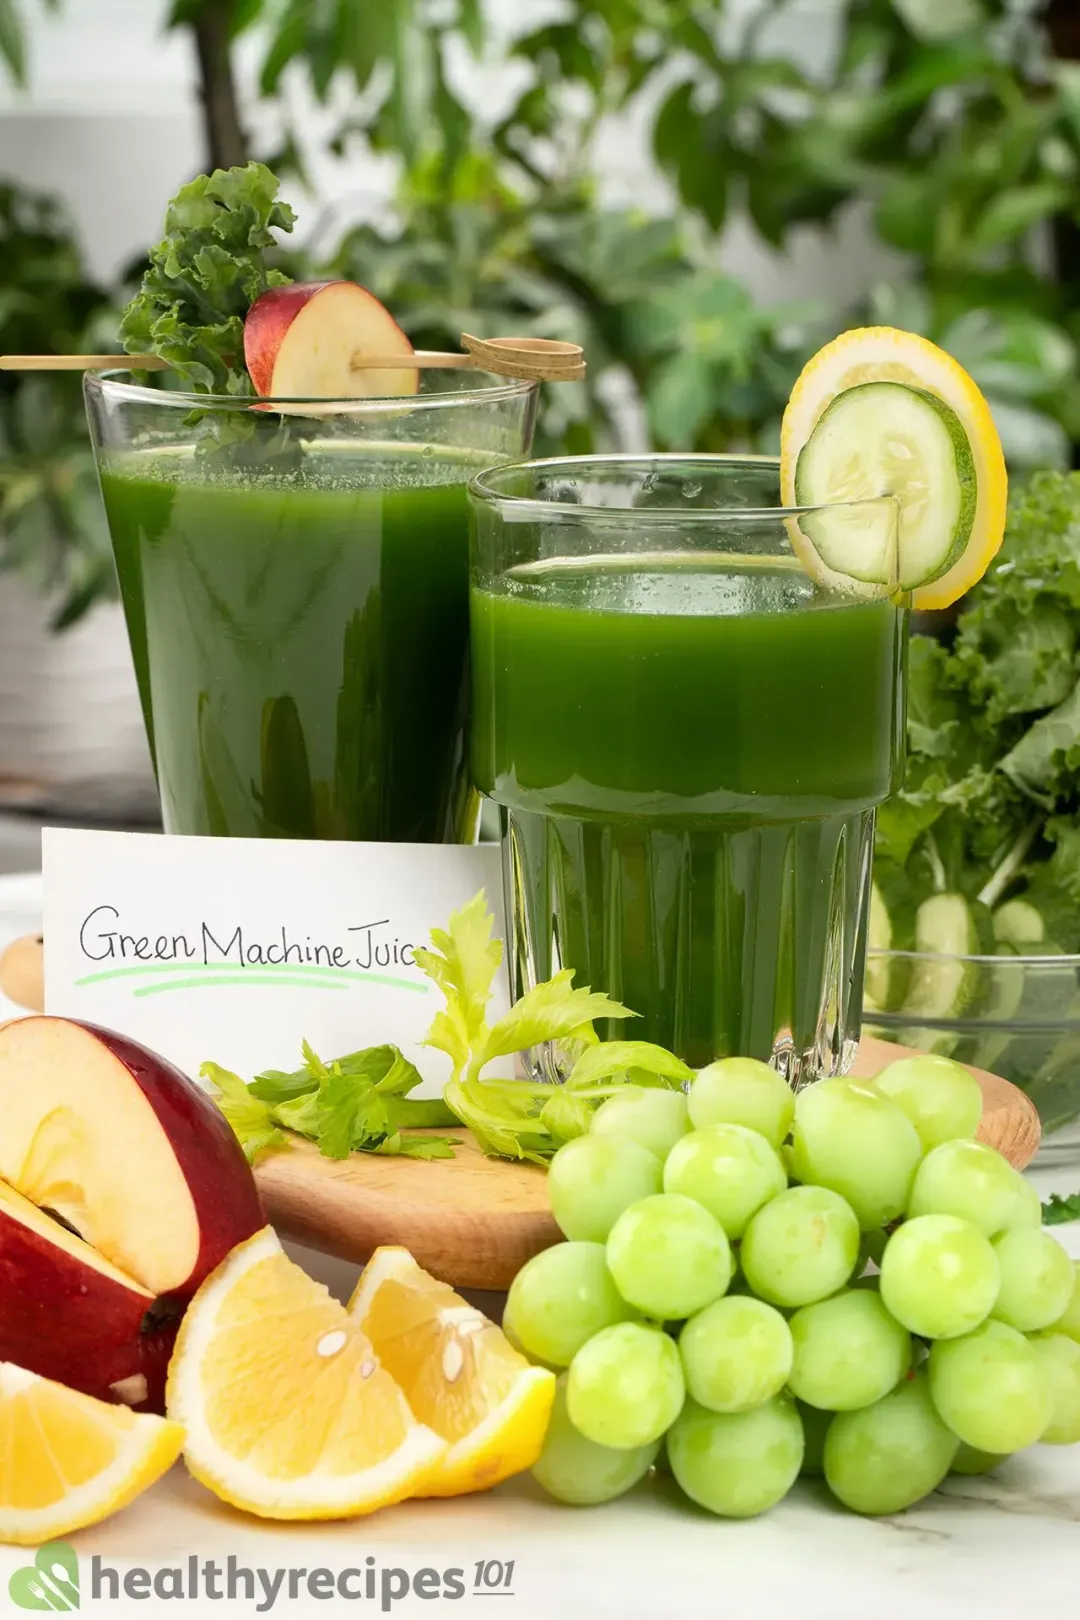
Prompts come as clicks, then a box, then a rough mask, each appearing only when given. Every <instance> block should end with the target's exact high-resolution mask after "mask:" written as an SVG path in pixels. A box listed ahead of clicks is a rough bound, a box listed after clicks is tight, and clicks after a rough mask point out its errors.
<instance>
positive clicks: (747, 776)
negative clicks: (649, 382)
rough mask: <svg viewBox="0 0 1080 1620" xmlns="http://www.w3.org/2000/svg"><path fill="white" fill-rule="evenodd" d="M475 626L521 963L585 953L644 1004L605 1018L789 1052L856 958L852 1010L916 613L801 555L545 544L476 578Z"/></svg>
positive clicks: (477, 671)
mask: <svg viewBox="0 0 1080 1620" xmlns="http://www.w3.org/2000/svg"><path fill="white" fill-rule="evenodd" d="M471 620H472V671H473V702H474V719H473V729H472V771H473V780H474V781H475V783H476V785H477V786H478V787H479V788H480V790H481V792H483V793H484V794H486V795H488V796H490V797H491V798H492V799H494V800H496V801H497V802H498V803H499V805H500V806H501V807H502V809H503V814H504V828H505V831H506V835H507V839H506V850H507V860H508V876H509V883H510V886H511V893H510V896H509V900H510V903H512V904H513V905H514V907H515V911H516V914H517V918H518V927H517V929H516V935H517V947H516V948H517V954H518V957H519V960H518V962H517V963H516V971H517V975H518V981H519V983H522V982H524V983H528V982H530V981H533V980H539V979H543V978H545V977H547V976H548V975H549V974H551V973H552V972H554V971H555V970H556V969H558V968H559V967H570V968H573V969H574V970H575V982H576V983H578V984H590V985H592V986H593V987H594V988H596V989H601V990H605V991H607V992H608V993H609V994H611V995H614V996H615V997H617V998H618V999H619V1000H621V1001H623V1002H624V1003H625V1004H626V1005H627V1006H629V1007H631V1008H633V1010H634V1011H635V1012H637V1013H639V1014H641V1015H642V1016H641V1017H640V1018H639V1019H635V1020H633V1021H632V1022H622V1023H620V1024H619V1025H618V1026H615V1025H614V1024H613V1025H612V1026H611V1027H610V1028H609V1029H607V1030H606V1031H605V1032H604V1033H606V1034H607V1035H616V1034H621V1035H623V1036H625V1037H632V1038H634V1039H645V1040H652V1041H657V1042H659V1043H661V1044H662V1045H664V1046H668V1047H671V1048H673V1049H674V1050H675V1051H676V1052H678V1053H679V1054H680V1055H681V1056H682V1057H683V1058H685V1059H686V1060H687V1061H688V1062H690V1063H691V1064H694V1065H701V1064H704V1063H706V1062H708V1061H710V1060H711V1059H712V1058H714V1057H716V1056H721V1055H725V1054H729V1053H739V1054H743V1055H750V1056H756V1057H761V1058H769V1057H774V1058H776V1057H777V1056H779V1057H780V1058H781V1060H782V1059H783V1053H784V1051H785V1050H787V1049H790V1050H792V1051H794V1052H795V1053H803V1052H806V1051H807V1050H809V1049H812V1048H813V1047H814V1046H815V1043H816V1042H817V1043H818V1044H819V1045H820V1033H819V1025H820V1024H821V1021H822V1016H823V987H825V986H827V985H828V983H829V982H830V979H836V978H837V975H836V972H835V964H836V962H837V961H840V962H851V964H852V966H851V970H850V972H849V973H848V974H846V975H840V976H839V988H838V991H837V994H839V995H840V996H842V997H845V996H847V994H848V993H849V991H850V993H851V995H852V997H853V998H854V1007H855V1016H854V1023H855V1027H856V1028H857V1024H858V1005H859V999H858V998H859V986H861V981H862V965H863V952H864V942H863V941H862V940H861V939H860V938H858V937H857V936H858V934H859V931H860V928H861V922H860V917H861V912H862V911H863V910H864V909H865V908H864V907H863V904H862V902H863V898H864V895H865V891H866V885H867V882H868V872H869V860H870V848H871V838H872V826H873V808H874V806H875V805H877V804H878V803H880V802H881V800H882V799H884V798H885V797H886V796H887V795H888V793H889V792H890V790H891V788H892V785H893V782H894V778H895V776H896V773H897V771H898V768H899V760H900V742H901V735H902V704H901V698H900V692H901V686H900V682H899V679H898V675H899V668H900V663H901V659H902V653H903V613H902V611H901V610H900V609H898V608H897V607H896V606H895V605H893V604H892V603H891V602H888V601H866V600H855V599H846V600H844V599H840V600H838V599H837V596H836V593H829V594H826V593H822V592H819V591H818V590H817V588H816V587H815V586H814V585H813V584H812V583H811V581H810V579H809V578H808V577H807V576H806V574H805V573H804V572H803V571H802V569H801V568H800V566H799V564H798V563H797V561H796V560H795V559H794V558H787V559H785V558H782V557H781V558H778V557H770V558H746V559H742V560H738V559H733V558H731V557H729V556H723V557H720V556H716V557H710V556H709V555H708V554H704V555H703V554H700V553H697V554H693V553H689V552H687V553H682V554H679V553H676V554H674V555H669V556H662V555H657V556H656V557H655V559H653V560H652V561H650V559H649V558H648V557H643V556H641V555H637V556H623V557H608V558H600V559H597V558H578V559H574V560H569V559H565V558H564V559H557V560H555V561H553V562H548V563H545V562H542V561H541V562H530V563H526V564H524V565H522V566H519V567H517V568H511V569H509V570H508V572H507V573H506V574H504V575H503V576H502V577H501V578H500V579H499V580H498V581H497V582H496V583H495V584H494V585H493V586H491V587H488V586H487V585H486V584H485V586H483V587H477V586H475V585H474V588H473V592H472V602H471ZM526 957H527V960H525V958H526ZM827 1001H828V993H827V992H825V993H824V1003H825V1004H827ZM826 1010H828V1008H827V1005H826ZM840 1022H841V1024H842V1025H845V1024H847V1023H848V1020H845V1019H841V1020H840Z"/></svg>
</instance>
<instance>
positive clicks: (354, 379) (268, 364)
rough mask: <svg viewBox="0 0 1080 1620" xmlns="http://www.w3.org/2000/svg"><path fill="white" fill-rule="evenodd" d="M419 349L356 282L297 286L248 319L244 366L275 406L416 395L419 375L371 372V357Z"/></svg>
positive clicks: (260, 304) (274, 293)
mask: <svg viewBox="0 0 1080 1620" xmlns="http://www.w3.org/2000/svg"><path fill="white" fill-rule="evenodd" d="M412 353H413V346H412V344H411V343H410V342H409V340H408V338H407V337H406V336H405V333H404V332H403V331H402V330H401V328H400V326H399V325H398V324H397V322H396V321H395V320H394V317H393V316H392V315H391V314H390V312H389V310H388V309H386V308H384V306H383V305H382V304H380V303H379V300H378V299H377V298H374V297H372V295H371V293H369V292H367V291H365V289H364V288H363V287H358V286H357V284H356V283H355V282H354V281H294V282H290V283H289V284H288V285H287V286H284V287H269V288H268V289H267V290H266V292H264V293H262V294H261V295H260V296H259V297H258V298H256V300H255V302H254V303H253V304H252V306H251V308H250V309H249V310H248V312H247V316H246V318H245V321H244V359H245V361H246V363H247V368H248V373H249V375H250V377H251V380H252V382H253V383H254V385H255V391H256V393H258V394H261V395H262V396H263V397H264V398H274V399H359V398H364V397H365V396H373V395H380V396H391V395H402V394H415V393H416V392H417V390H418V389H419V386H420V373H419V372H418V371H417V370H416V369H415V368H414V367H413V368H410V367H407V366H403V367H402V369H401V370H400V371H399V370H397V369H396V368H395V369H389V370H383V369H377V370H373V371H365V370H364V365H363V359H364V355H365V354H367V355H371V356H372V357H373V358H382V357H385V356H396V355H399V354H400V355H401V356H402V358H403V359H406V358H407V357H408V356H409V355H411V354H412Z"/></svg>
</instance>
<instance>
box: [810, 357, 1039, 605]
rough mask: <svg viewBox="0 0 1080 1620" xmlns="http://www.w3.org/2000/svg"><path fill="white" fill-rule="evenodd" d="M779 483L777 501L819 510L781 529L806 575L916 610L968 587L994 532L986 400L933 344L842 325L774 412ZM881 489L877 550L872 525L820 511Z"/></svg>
mask: <svg viewBox="0 0 1080 1620" xmlns="http://www.w3.org/2000/svg"><path fill="white" fill-rule="evenodd" d="M780 480H781V495H782V498H783V501H784V504H785V506H800V507H816V508H819V510H817V511H812V512H806V513H805V514H804V515H802V516H801V517H800V518H799V520H798V523H797V524H796V523H793V524H791V525H790V526H789V527H790V530H791V534H792V541H793V544H794V545H795V548H796V550H797V551H798V553H799V555H800V557H801V559H802V561H803V564H804V566H805V567H806V568H807V570H808V571H809V572H810V573H811V574H812V575H813V577H815V578H816V579H818V580H820V581H821V582H822V583H823V584H833V585H835V584H844V583H846V582H850V581H851V580H856V581H861V582H864V583H866V584H869V585H878V586H891V587H894V588H897V589H899V590H902V591H905V592H910V593H911V600H912V605H913V606H914V607H917V608H943V607H948V606H949V604H950V603H952V602H955V601H956V600H957V598H958V597H960V596H962V595H963V594H964V592H965V591H967V590H970V588H971V586H972V585H974V584H976V582H977V581H978V580H980V579H981V578H982V577H983V575H984V574H985V572H986V570H987V568H988V567H989V566H990V563H991V562H992V560H993V558H994V556H995V555H996V553H997V551H998V548H999V547H1000V545H1001V542H1002V538H1003V536H1004V533H1005V508H1006V501H1007V496H1008V479H1007V475H1006V471H1005V457H1004V455H1003V453H1002V448H1001V439H1000V437H999V436H998V432H997V428H996V427H995V426H994V420H993V417H992V416H991V414H990V407H989V406H988V405H987V403H986V400H985V399H984V397H983V395H982V394H981V392H980V391H979V389H978V387H977V386H976V384H975V383H974V382H973V381H972V379H971V378H970V377H969V376H968V374H967V372H966V371H965V370H964V369H963V367H962V366H960V365H959V364H958V363H957V362H956V361H955V360H954V359H952V357H951V356H950V355H948V354H946V353H945V351H944V350H943V349H939V348H938V347H937V345H936V344H934V343H931V342H929V341H928V339H926V338H923V337H919V336H917V335H916V334H915V333H914V332H902V331H899V330H897V329H896V328H894V327H889V326H870V327H860V328H857V329H856V330H854V331H851V332H844V333H842V334H841V335H840V336H839V337H838V338H835V339H834V340H833V341H832V342H831V343H828V344H826V345H825V347H824V348H823V349H821V350H819V351H818V353H817V354H816V355H814V356H813V358H812V359H811V360H809V361H808V362H807V364H806V366H805V367H804V368H803V371H802V374H801V376H800V377H799V379H798V381H797V382H796V384H795V387H794V388H793V389H792V392H791V398H790V399H789V400H788V404H787V408H786V410H785V412H784V421H783V426H782V429H781V441H780ZM882 496H885V497H891V498H892V499H893V500H894V501H895V502H896V508H897V521H896V525H895V531H893V539H892V543H891V544H887V543H886V541H885V539H884V531H883V529H882V527H881V525H880V524H877V523H875V522H873V521H852V520H851V518H852V514H850V513H849V514H846V515H845V514H844V513H843V512H842V511H840V510H839V509H837V510H836V511H830V510H829V507H830V505H831V504H833V503H843V502H854V501H865V500H872V499H875V498H877V497H882ZM855 516H856V517H857V516H858V514H855Z"/></svg>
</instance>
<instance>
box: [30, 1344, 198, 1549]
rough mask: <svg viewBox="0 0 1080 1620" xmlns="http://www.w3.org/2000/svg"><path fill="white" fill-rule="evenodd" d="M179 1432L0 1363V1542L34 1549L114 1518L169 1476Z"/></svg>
mask: <svg viewBox="0 0 1080 1620" xmlns="http://www.w3.org/2000/svg"><path fill="white" fill-rule="evenodd" d="M183 1443H184V1431H183V1429H182V1428H181V1427H180V1426H179V1425H178V1424H176V1423H168V1422H166V1420H165V1419H164V1418H159V1417H151V1416H150V1415H149V1414H147V1413H135V1412H132V1411H131V1410H130V1409H129V1408H128V1407H126V1406H109V1405H107V1404H106V1403H105V1402H104V1401H97V1400H94V1399H93V1397H92V1396H90V1395H80V1394H78V1393H77V1392H76V1391H75V1390H72V1389H67V1388H66V1387H65V1386H64V1385H63V1384H54V1383H53V1382H52V1380H51V1379H48V1378H39V1377H38V1376H37V1374H36V1373H31V1372H26V1371H24V1369H23V1368H22V1367H16V1366H15V1365H14V1364H13V1363H12V1362H10V1361H0V1542H3V1541H8V1542H15V1543H17V1544H18V1545H20V1546H39V1545H41V1544H42V1543H44V1542H49V1541H55V1540H56V1539H57V1538H58V1537H60V1536H67V1535H70V1534H71V1532H72V1531H74V1530H82V1529H85V1527H86V1526H87V1525H91V1524H98V1523H100V1521H101V1520H102V1519H107V1518H108V1517H109V1515H110V1514H112V1513H118V1512H119V1510H120V1509H121V1508H123V1507H127V1505H128V1503H129V1502H133V1501H134V1500H135V1498H136V1497H137V1496H141V1495H142V1493H143V1491H145V1490H147V1489H148V1488H149V1487H150V1486H151V1485H153V1484H154V1482H155V1481H156V1480H159V1479H160V1478H161V1476H162V1475H163V1474H165V1473H167V1472H168V1470H169V1469H170V1468H171V1467H172V1465H173V1463H174V1462H175V1461H176V1459H177V1457H179V1455H180V1450H181V1447H182V1446H183Z"/></svg>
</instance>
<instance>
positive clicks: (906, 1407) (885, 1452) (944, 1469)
mask: <svg viewBox="0 0 1080 1620" xmlns="http://www.w3.org/2000/svg"><path fill="white" fill-rule="evenodd" d="M957 1445H958V1442H957V1439H956V1436H955V1435H954V1434H953V1433H952V1432H951V1430H949V1429H948V1428H947V1427H946V1425H945V1424H944V1423H943V1422H942V1420H941V1418H940V1417H939V1416H938V1414H937V1412H936V1411H935V1410H934V1403H933V1401H932V1400H931V1399H930V1389H929V1385H928V1382H927V1377H926V1374H925V1373H924V1372H918V1373H914V1374H913V1375H912V1376H911V1377H909V1378H905V1379H904V1380H903V1382H902V1383H899V1384H897V1386H896V1388H895V1389H894V1390H890V1392H889V1394H888V1395H884V1396H882V1398H881V1400H880V1401H875V1402H874V1404H873V1406H860V1407H859V1409H858V1411H856V1412H838V1413H837V1415H836V1417H834V1418H833V1420H832V1422H831V1423H830V1425H829V1432H828V1434H827V1435H826V1437H825V1481H826V1484H827V1485H828V1487H829V1489H830V1490H831V1491H832V1493H833V1495H834V1496H836V1497H838V1498H839V1500H840V1501H841V1502H843V1504H844V1506H845V1507H849V1508H851V1509H853V1511H854V1512H856V1513H869V1514H879V1513H900V1512H902V1510H903V1509H904V1508H907V1507H911V1505H912V1503H914V1502H918V1501H921V1499H922V1498H923V1497H924V1496H929V1494H930V1492H931V1491H934V1490H936V1489H937V1487H938V1486H939V1485H940V1484H941V1482H942V1480H943V1479H944V1478H945V1475H946V1474H947V1473H948V1472H949V1468H950V1467H951V1465H952V1461H953V1458H954V1457H955V1456H956V1451H957Z"/></svg>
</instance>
